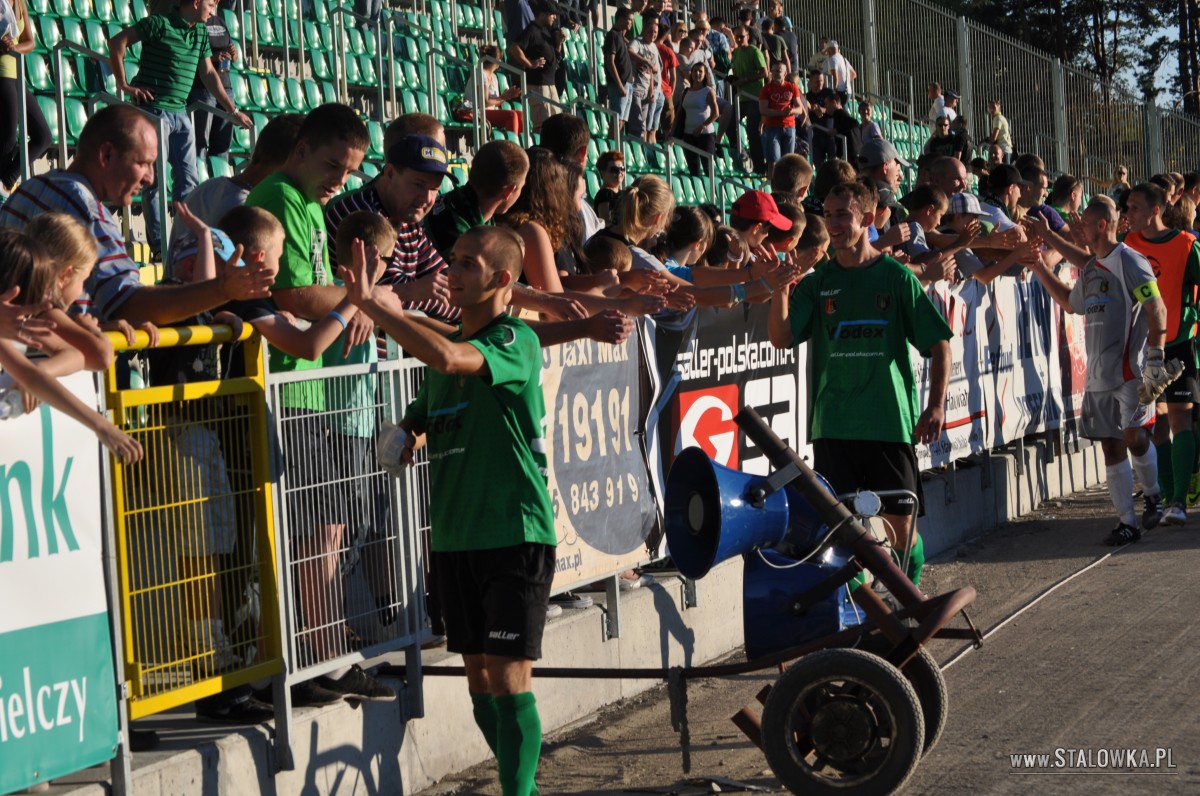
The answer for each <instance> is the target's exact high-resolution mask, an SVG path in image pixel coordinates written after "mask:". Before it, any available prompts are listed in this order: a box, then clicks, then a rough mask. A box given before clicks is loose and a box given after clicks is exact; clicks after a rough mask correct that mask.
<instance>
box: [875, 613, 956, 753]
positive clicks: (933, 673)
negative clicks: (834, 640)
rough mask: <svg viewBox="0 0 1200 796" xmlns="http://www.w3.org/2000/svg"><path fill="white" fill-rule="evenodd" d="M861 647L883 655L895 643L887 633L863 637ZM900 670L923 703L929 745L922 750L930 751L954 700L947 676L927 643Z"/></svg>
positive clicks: (935, 742)
mask: <svg viewBox="0 0 1200 796" xmlns="http://www.w3.org/2000/svg"><path fill="white" fill-rule="evenodd" d="M857 648H858V649H860V650H866V651H867V652H871V653H874V654H875V655H878V656H880V657H883V656H885V655H887V653H888V651H889V650H890V649H891V648H892V645H891V642H889V641H888V640H887V639H886V638H884V637H883V636H880V635H872V636H865V637H863V640H862V643H861V644H859V645H858V647H857ZM900 671H901V673H902V674H903V675H904V676H905V677H906V678H907V679H908V682H910V683H911V684H912V687H913V690H914V691H916V692H917V700H918V701H919V702H920V703H921V715H922V716H923V717H924V718H925V747H924V749H923V750H922V752H921V753H922V755H927V754H929V751H930V750H931V749H933V747H935V746H937V742H938V741H939V740H940V739H941V737H942V730H944V729H946V715H947V713H948V711H949V704H950V703H949V699H950V697H949V694H948V693H947V692H946V679H945V678H944V677H942V670H941V667H939V666H938V665H937V661H936V660H934V657H933V656H932V655H930V654H929V650H927V649H925V648H924V647H921V649H920V651H919V652H918V653H917V654H916V655H915V656H913V658H912V660H910V661H909V662H908V663H907V664H905V665H904V668H903V669H901V670H900Z"/></svg>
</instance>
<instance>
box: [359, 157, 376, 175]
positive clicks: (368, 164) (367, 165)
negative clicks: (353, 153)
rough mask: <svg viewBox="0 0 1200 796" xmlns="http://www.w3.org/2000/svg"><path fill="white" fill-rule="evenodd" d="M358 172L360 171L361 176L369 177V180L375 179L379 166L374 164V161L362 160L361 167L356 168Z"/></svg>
mask: <svg viewBox="0 0 1200 796" xmlns="http://www.w3.org/2000/svg"><path fill="white" fill-rule="evenodd" d="M358 170H359V171H361V172H362V173H363V174H365V175H367V176H368V177H370V178H371V179H375V178H376V177H378V176H379V172H380V171H381V169H380V168H379V164H378V163H376V162H375V161H374V160H364V161H363V162H362V165H361V166H359V167H358Z"/></svg>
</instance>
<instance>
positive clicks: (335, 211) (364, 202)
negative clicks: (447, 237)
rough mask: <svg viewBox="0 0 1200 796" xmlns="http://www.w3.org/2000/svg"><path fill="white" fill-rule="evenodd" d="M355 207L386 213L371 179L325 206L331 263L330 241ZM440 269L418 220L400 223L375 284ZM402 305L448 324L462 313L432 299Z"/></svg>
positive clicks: (392, 282)
mask: <svg viewBox="0 0 1200 796" xmlns="http://www.w3.org/2000/svg"><path fill="white" fill-rule="evenodd" d="M359 210H367V211H369V212H372V213H375V214H377V215H380V216H383V217H384V218H386V217H387V213H385V212H384V210H383V202H382V201H381V200H380V198H379V191H377V190H376V189H375V184H374V182H370V183H367V184H366V185H364V186H363V187H362V188H360V189H358V190H357V191H351V192H349V193H344V194H342V195H340V196H338V197H337V198H336V199H334V200H333V201H332V202H330V203H329V204H328V205H327V206H326V207H325V225H326V227H328V229H329V241H330V247H329V249H330V253H331V255H332V259H333V260H334V264H335V265H336V264H337V258H336V254H335V250H336V249H337V246H336V245H334V244H335V242H336V241H337V231H338V226H339V225H340V224H341V223H342V219H344V218H345V217H346V216H348V215H350V214H351V213H355V212H358V211H359ZM444 270H446V261H445V260H443V259H442V256H441V255H440V254H438V252H437V249H435V248H434V247H433V244H432V243H430V242H429V238H428V237H426V235H425V230H424V228H423V227H422V226H421V225H420V224H401V225H400V226H398V227H396V248H395V249H394V250H393V251H392V258H391V260H390V261H389V262H388V265H387V270H386V271H384V273H383V278H382V279H380V280H379V284H381V285H396V284H402V283H405V282H414V281H416V280H418V279H421V278H422V277H426V276H429V275H430V274H433V273H437V272H440V271H444ZM403 306H404V309H406V310H418V311H420V312H423V313H425V314H426V315H428V316H430V317H431V318H437V319H438V320H439V321H445V322H446V323H451V324H453V323H458V321H459V319H460V318H461V317H462V310H460V309H459V308H458V307H451V306H450V305H449V304H446V303H444V302H441V301H437V300H435V299H430V300H428V301H406V302H404V303H403Z"/></svg>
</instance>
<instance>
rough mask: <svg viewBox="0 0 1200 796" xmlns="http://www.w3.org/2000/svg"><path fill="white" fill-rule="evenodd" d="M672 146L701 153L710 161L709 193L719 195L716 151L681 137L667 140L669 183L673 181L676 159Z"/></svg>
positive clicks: (701, 155) (700, 154)
mask: <svg viewBox="0 0 1200 796" xmlns="http://www.w3.org/2000/svg"><path fill="white" fill-rule="evenodd" d="M672 146H678V147H680V148H682V149H683V150H685V151H690V152H694V153H696V154H697V155H699V156H700V157H702V158H704V159H705V160H707V161H708V194H709V196H712V197H714V198H715V197H716V195H717V157H716V153H715V152H709V151H707V150H704V149H701V148H700V147H698V146H695V145H694V144H689V143H688V142H687V141H684V140H682V139H680V138H668V139H667V140H666V148H667V183H668V184H669V183H670V182H671V176H672V168H671V167H672V165H673V161H674V157H673V156H672V155H671V147H672Z"/></svg>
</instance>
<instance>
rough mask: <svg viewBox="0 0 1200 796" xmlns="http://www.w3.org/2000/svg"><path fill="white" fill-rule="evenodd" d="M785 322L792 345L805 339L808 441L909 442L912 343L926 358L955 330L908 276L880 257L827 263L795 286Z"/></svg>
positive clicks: (913, 395)
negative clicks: (861, 263) (858, 264)
mask: <svg viewBox="0 0 1200 796" xmlns="http://www.w3.org/2000/svg"><path fill="white" fill-rule="evenodd" d="M788 320H789V322H790V323H791V327H792V336H793V338H794V342H795V343H802V342H805V341H809V346H808V356H809V365H810V368H809V439H813V440H816V439H853V440H875V441H879V442H903V443H912V442H913V428H914V427H915V426H916V422H917V418H918V417H919V416H920V414H921V410H920V407H919V406H918V403H917V384H916V378H915V376H914V374H913V368H912V359H911V353H910V352H911V349H910V345H911V346H912V347H915V348H916V349H917V350H918V351H920V352H921V353H922V354H928V352H929V350H930V349H931V348H932V347H933V346H934V345H935V344H937V343H938V342H940V341H942V340H949V339H950V338H951V337H952V336H953V333H952V332H951V331H950V327H949V325H947V323H946V321H945V319H943V318H942V316H941V314H940V313H939V312H938V311H937V308H936V307H934V306H933V302H932V301H930V300H929V297H928V296H926V295H925V291H924V290H922V289H921V283H920V282H919V281H918V280H917V278H916V277H915V276H913V273H912V271H910V270H909V269H908V268H906V267H905V266H904V265H902V264H901V263H900V262H898V261H897V260H895V259H893V258H891V257H888V256H886V255H885V256H881V257H880V258H879V259H877V260H876V261H875V262H873V263H871V264H870V265H868V266H865V267H862V268H843V267H842V266H840V265H838V264H837V262H836V261H830V262H829V263H827V264H826V265H824V266H823V267H820V268H818V269H817V270H816V271H814V272H813V273H812V275H811V276H809V277H808V278H807V279H804V280H802V281H801V282H800V284H799V285H797V287H796V292H795V293H793V294H792V298H791V304H790V308H789V313H788Z"/></svg>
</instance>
